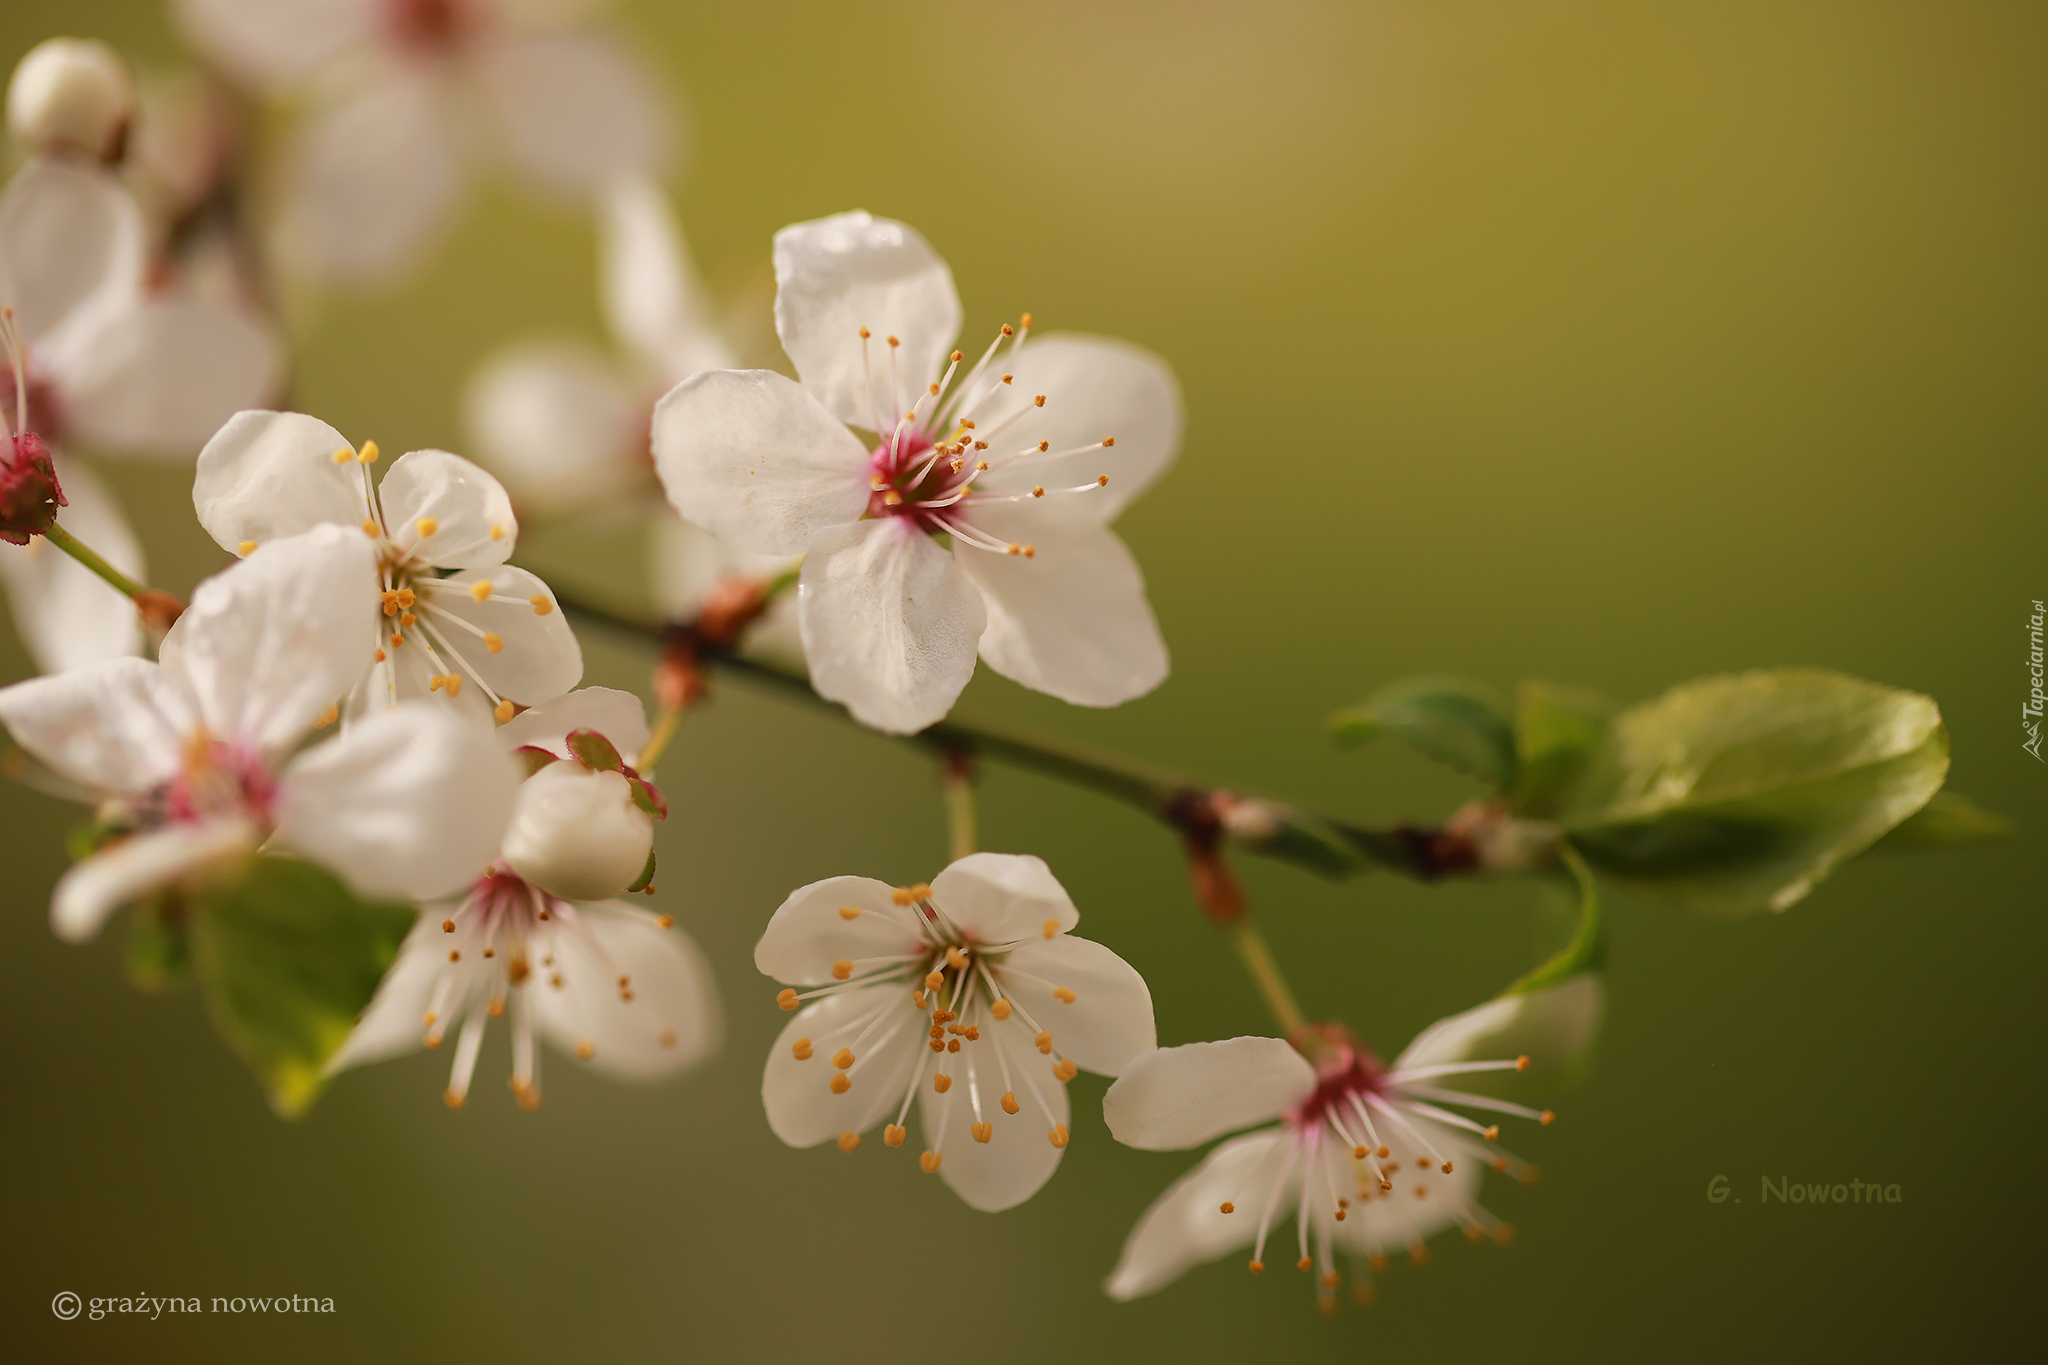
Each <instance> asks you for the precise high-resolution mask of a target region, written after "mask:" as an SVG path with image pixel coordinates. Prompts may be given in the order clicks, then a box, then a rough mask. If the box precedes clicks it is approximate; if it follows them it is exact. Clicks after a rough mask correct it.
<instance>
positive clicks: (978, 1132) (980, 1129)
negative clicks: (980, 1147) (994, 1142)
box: [972, 1123, 996, 1142]
mask: <svg viewBox="0 0 2048 1365" xmlns="http://www.w3.org/2000/svg"><path fill="white" fill-rule="evenodd" d="M972 1131H973V1133H974V1140H975V1141H976V1142H987V1141H988V1140H989V1139H990V1138H992V1137H994V1136H995V1135H996V1126H995V1125H994V1124H993V1123H977V1124H975V1125H974V1127H973V1129H972Z"/></svg>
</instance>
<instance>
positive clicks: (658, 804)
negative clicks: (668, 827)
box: [626, 776, 668, 820]
mask: <svg viewBox="0 0 2048 1365" xmlns="http://www.w3.org/2000/svg"><path fill="white" fill-rule="evenodd" d="M626 786H627V787H628V788H629V789H630V790H631V791H632V793H633V804H634V805H636V806H638V807H639V808H640V809H641V810H643V811H645V812H647V813H648V814H649V815H651V816H653V817H654V818H655V819H657V820H666V819H668V802H667V801H665V800H663V799H662V795H661V788H659V787H657V786H655V785H654V784H653V783H652V782H649V781H648V780H647V779H646V778H644V777H639V776H633V777H629V778H627V779H626Z"/></svg>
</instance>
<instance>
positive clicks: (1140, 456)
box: [975, 334, 1183, 522]
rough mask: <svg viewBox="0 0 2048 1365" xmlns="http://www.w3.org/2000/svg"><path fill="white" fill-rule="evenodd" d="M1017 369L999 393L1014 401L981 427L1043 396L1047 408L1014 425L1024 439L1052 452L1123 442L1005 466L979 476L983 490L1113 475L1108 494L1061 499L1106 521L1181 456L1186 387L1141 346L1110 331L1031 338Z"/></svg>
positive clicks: (1066, 506) (1060, 484) (1016, 489)
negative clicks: (1183, 390)
mask: <svg viewBox="0 0 2048 1365" xmlns="http://www.w3.org/2000/svg"><path fill="white" fill-rule="evenodd" d="M1011 369H1012V372H1013V373H1014V374H1015V375H1016V379H1015V381H1014V382H1012V383H1011V384H1010V385H1009V386H1008V387H1006V388H1003V389H999V390H998V394H999V395H1002V396H1006V399H1007V401H1003V402H1000V403H999V404H998V405H997V406H993V407H991V408H989V410H988V412H987V413H986V414H985V415H982V416H981V417H980V424H981V425H982V426H983V427H992V426H994V425H995V424H996V423H997V422H998V421H1000V420H1001V419H1003V418H1005V417H1007V416H1009V415H1010V413H1011V412H1013V411H1015V410H1016V409H1017V408H1019V407H1020V406H1022V405H1023V404H1025V403H1028V402H1030V401H1031V400H1032V399H1034V398H1035V397H1037V396H1038V395H1039V394H1044V395H1046V400H1045V407H1044V408H1043V409H1041V410H1040V411H1039V412H1038V413H1034V414H1032V415H1031V416H1029V417H1026V418H1025V419H1023V421H1022V423H1021V424H1020V425H1019V426H1018V427H1017V428H1016V429H1015V430H1016V434H1017V435H1018V436H1019V437H1022V438H1025V439H1026V440H1028V441H1031V442H1037V441H1047V442H1050V443H1051V445H1052V448H1053V449H1054V450H1074V449H1078V448H1080V447H1082V446H1089V445H1093V444H1094V443H1095V442H1097V441H1100V440H1102V439H1103V438H1104V437H1106V436H1109V437H1115V438H1116V444H1115V445H1114V446H1113V447H1111V448H1110V449H1108V450H1088V451H1084V452H1083V453H1081V454H1079V455H1070V456H1068V457H1067V458H1066V459H1063V460H1053V461H1050V462H1048V463H1044V464H1034V465H1025V466H1023V467H1021V468H1017V469H1010V470H1006V469H1004V468H1003V467H1002V465H1000V464H998V465H997V466H996V467H995V468H994V469H992V470H990V471H989V472H988V473H987V474H986V475H984V476H983V477H981V478H980V479H978V480H976V481H975V486H976V487H977V488H979V489H982V490H984V491H986V492H990V493H1023V492H1028V491H1029V490H1030V489H1031V487H1032V486H1033V485H1034V484H1044V485H1045V486H1046V487H1047V488H1071V487H1075V486H1078V485H1080V484H1084V483H1087V482H1089V481H1090V480H1092V479H1093V478H1094V477H1095V476H1096V475H1098V474H1107V475H1109V486H1108V487H1106V488H1104V489H1103V490H1102V491H1101V492H1100V493H1089V494H1087V495H1086V496H1083V497H1075V498H1067V499H1065V500H1063V502H1062V503H1061V504H1060V506H1061V509H1062V510H1063V511H1066V510H1071V511H1072V512H1073V513H1074V514H1076V515H1077V516H1084V517H1087V518H1089V519H1092V520H1094V521H1098V522H1108V521H1112V520H1114V519H1115V518H1116V516H1117V514H1118V513H1120V512H1122V511H1123V510H1124V508H1126V507H1128V506H1130V505H1131V503H1132V502H1133V501H1134V500H1135V499H1136V498H1137V496H1138V495H1139V494H1140V493H1142V492H1144V491H1145V490H1146V489H1147V488H1149V487H1151V486H1152V484H1153V483H1154V482H1155V481H1156V480H1157V479H1158V478H1159V476H1160V475H1161V474H1162V473H1164V472H1165V471H1166V467H1167V466H1168V465H1170V464H1172V463H1173V460H1174V457H1175V456H1176V455H1178V454H1179V453H1180V438H1181V427H1182V424H1183V409H1182V405H1181V397H1180V384H1179V382H1178V381H1177V380H1175V379H1174V377H1173V370H1172V369H1171V368H1170V367H1169V366H1168V365H1167V363H1166V362H1165V361H1163V360H1161V359H1160V358H1159V357H1158V356H1156V355H1154V354H1152V353H1151V352H1150V351H1147V350H1145V349H1144V348H1142V347H1139V346H1133V345H1132V344H1130V343H1129V342H1127V341H1117V340H1114V339H1112V338H1110V337H1093V336H1076V335H1071V334H1062V335H1058V336H1049V337H1044V338H1038V337H1033V338H1032V339H1031V341H1030V343H1029V344H1028V345H1026V346H1025V347H1024V351H1023V354H1021V355H1020V356H1018V358H1017V361H1016V363H1015V364H1014V365H1013V366H1012V367H1011Z"/></svg>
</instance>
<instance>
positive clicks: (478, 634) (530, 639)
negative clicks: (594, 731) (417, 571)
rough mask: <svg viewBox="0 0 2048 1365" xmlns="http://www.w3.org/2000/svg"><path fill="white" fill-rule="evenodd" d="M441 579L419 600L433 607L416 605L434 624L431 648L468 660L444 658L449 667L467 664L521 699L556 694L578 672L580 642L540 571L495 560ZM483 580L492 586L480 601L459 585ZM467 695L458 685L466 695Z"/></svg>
mask: <svg viewBox="0 0 2048 1365" xmlns="http://www.w3.org/2000/svg"><path fill="white" fill-rule="evenodd" d="M440 581H441V582H442V583H444V584H448V585H449V586H448V587H445V588H434V589H429V590H427V591H426V594H425V596H424V598H423V600H425V601H427V602H428V603H429V605H430V606H431V608H432V610H430V611H426V612H422V613H421V615H420V620H421V624H423V625H428V626H431V627H432V628H433V633H434V648H435V652H436V653H440V654H444V655H446V654H449V653H453V654H456V655H459V656H460V657H461V661H462V662H463V663H465V664H467V665H468V669H458V668H457V667H456V663H455V661H454V660H453V659H450V660H449V662H448V671H451V672H469V671H471V670H473V671H474V674H475V677H480V678H482V679H483V680H484V681H485V682H486V683H488V684H490V687H491V690H492V691H493V692H496V693H497V694H498V695H499V696H501V697H510V698H511V699H512V700H513V701H516V702H519V703H521V704H530V703H533V702H537V701H546V700H547V699H548V698H550V697H559V696H561V695H562V694H563V693H564V692H567V691H568V690H569V689H570V688H572V687H574V686H575V685H576V684H577V683H579V682H581V681H582V680H583V646H582V645H580V644H578V643H577V641H576V632H575V631H574V630H572V629H570V626H569V621H568V618H567V617H565V616H563V615H562V612H561V608H559V607H558V606H556V605H555V594H554V593H553V591H552V590H550V589H549V587H548V585H547V584H545V583H543V582H541V581H540V579H538V578H536V577H535V576H534V575H532V574H530V573H528V572H527V571H526V570H524V569H517V568H514V567H512V566H511V565H510V564H500V565H498V566H497V567H496V568H494V569H488V570H485V569H473V570H470V571H469V572H467V573H460V574H456V575H455V576H454V577H452V578H444V579H441V580H440ZM483 582H488V583H489V584H490V585H491V591H492V596H491V597H490V598H489V599H488V600H486V601H482V602H479V601H477V600H476V599H475V598H474V597H473V596H471V595H470V593H469V592H468V591H460V590H462V589H468V588H470V587H471V586H472V585H473V584H477V583H483ZM415 586H417V585H415ZM501 598H509V599H511V600H510V601H501V600H499V599H501ZM535 598H539V599H540V600H541V601H542V602H544V603H545V604H546V610H545V611H537V610H535V609H534V606H533V601H534V599H535ZM443 613H446V615H447V616H453V617H455V618H456V620H458V621H464V622H467V623H468V624H469V625H470V626H472V627H474V628H475V629H474V630H465V629H463V627H462V626H460V625H456V624H454V623H453V622H450V621H448V620H447V619H445V617H444V616H443ZM485 634H490V635H495V636H497V637H498V639H499V640H500V641H502V642H503V644H502V647H501V648H500V649H498V650H497V651H495V652H493V651H492V650H491V648H490V646H489V643H488V641H487V640H485V638H484V635H485ZM411 647H412V646H411V645H407V646H406V648H408V649H409V648H411ZM472 681H474V679H472ZM470 695H471V694H470V693H469V692H466V691H465V692H464V693H463V697H464V699H465V700H468V699H470Z"/></svg>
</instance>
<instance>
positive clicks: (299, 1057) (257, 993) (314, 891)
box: [191, 856, 416, 1118]
mask: <svg viewBox="0 0 2048 1365" xmlns="http://www.w3.org/2000/svg"><path fill="white" fill-rule="evenodd" d="M194 908H195V911H196V913H195V914H194V916H193V919H192V925H191V933H192V952H193V958H194V962H195V964H196V966H197V968H198V972H199V978H200V981H201V982H202V983H203V985H204V986H205V988H206V996H207V1003H208V1005H209V1006H210V1007H211V1009H212V1011H213V1016H214V1021H215V1023H216V1024H217V1025H218V1026H219V1027H220V1030H221V1032H222V1033H224V1034H225V1035H227V1038H228V1040H229V1041H230V1042H231V1043H233V1044H234V1045H235V1048H236V1050H237V1051H239V1052H240V1053H241V1054H242V1056H243V1058H244V1060H246V1061H247V1062H248V1063H249V1065H250V1066H251V1067H253V1068H254V1069H255V1071H256V1075H257V1077H258V1079H260V1080H261V1081H262V1082H263V1085H264V1088H265V1090H266V1091H267V1092H268V1094H269V1097H270V1103H271V1107H272V1108H274V1109H276V1110H277V1112H278V1113H280V1114H282V1115H284V1116H285V1117H287V1118H296V1117H297V1116H299V1115H300V1114H302V1113H304V1112H305V1111H306V1109H307V1107H308V1106H309V1105H311V1104H312V1102H313V1100H314V1097H315V1096H317V1095H318V1094H319V1092H320V1087H321V1084H322V1080H323V1078H322V1075H321V1070H322V1068H323V1067H325V1066H326V1064H327V1060H328V1058H330V1057H332V1056H333V1055H334V1053H335V1051H336V1050H337V1049H338V1048H340V1046H341V1045H342V1043H343V1042H344V1041H345V1040H346V1039H347V1038H348V1035H349V1030H350V1029H352V1028H354V1027H355V1022H356V1017H357V1016H358V1015H360V1014H361V1013H362V1011H363V1009H364V1007H365V1006H367V1005H368V1004H369V1003H370V997H371V995H372V994H374V993H375V991H376V989H377V983H378V982H379V981H381V980H382V979H383V976H384V972H385V970H386V969H387V968H389V967H390V965H391V963H392V960H393V959H394V958H395V957H396V956H397V955H398V946H399V944H400V943H401V942H402V941H403V940H404V938H405V935H406V931H407V930H408V929H410V928H411V927H412V923H413V919H414V917H415V914H416V912H415V910H414V909H413V907H411V906H409V905H394V904H388V903H373V902H363V901H359V900H357V899H356V898H355V897H354V896H353V895H352V894H351V893H350V892H349V890H348V888H347V887H345V886H343V885H342V884H341V882H340V881H338V880H337V879H336V878H335V877H334V876H333V874H331V873H329V872H326V871H324V870H322V869H320V868H317V867H314V866H313V865H312V864H310V863H302V862H298V861H296V860H293V859H289V858H280V857H275V856H264V857H260V858H257V859H255V860H254V861H253V862H251V863H250V865H249V868H248V872H247V875H245V876H243V877H241V878H240V879H239V880H237V881H235V882H233V883H231V884H224V885H220V886H214V887H209V888H206V889H204V890H202V891H200V892H199V893H197V895H196V897H195V905H194Z"/></svg>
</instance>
